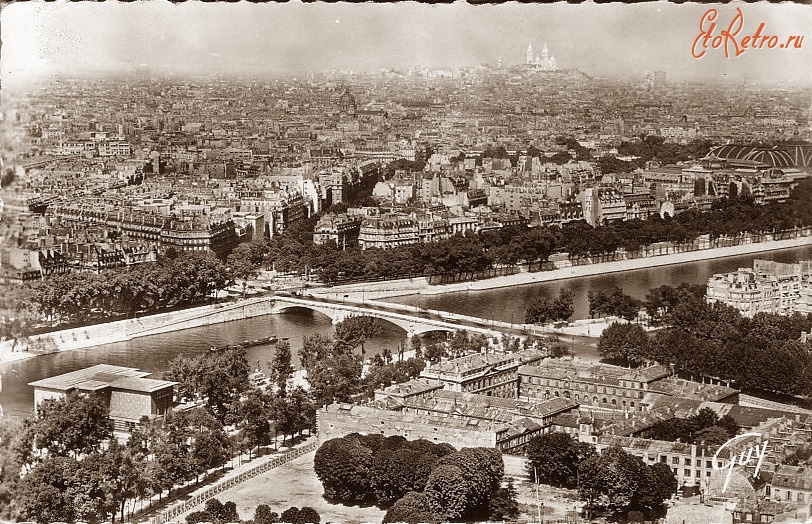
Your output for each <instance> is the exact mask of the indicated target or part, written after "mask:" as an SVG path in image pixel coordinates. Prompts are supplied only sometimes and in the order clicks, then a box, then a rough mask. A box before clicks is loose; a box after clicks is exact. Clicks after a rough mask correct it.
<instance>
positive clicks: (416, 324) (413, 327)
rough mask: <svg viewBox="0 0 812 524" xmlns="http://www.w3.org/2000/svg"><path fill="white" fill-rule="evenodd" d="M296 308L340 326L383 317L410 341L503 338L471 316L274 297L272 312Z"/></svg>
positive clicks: (398, 306)
mask: <svg viewBox="0 0 812 524" xmlns="http://www.w3.org/2000/svg"><path fill="white" fill-rule="evenodd" d="M292 308H305V309H311V310H313V311H318V312H319V313H321V314H323V315H327V316H328V317H330V318H331V319H332V320H333V324H338V323H339V322H341V321H342V320H345V319H347V318H349V317H362V316H363V317H372V318H379V319H382V320H386V321H387V322H390V323H392V324H395V325H396V326H398V327H400V328H401V329H403V330H404V331H405V332H406V336H407V337H409V338H411V337H412V336H413V335H420V334H422V333H427V332H429V331H450V332H454V331H468V332H469V333H481V334H483V335H485V336H486V337H500V336H501V335H502V332H500V331H497V330H495V329H492V328H488V327H484V326H478V325H475V324H474V323H472V322H470V318H469V317H464V316H461V315H454V314H451V313H448V314H447V315H445V316H446V317H448V318H442V317H441V316H440V315H437V314H433V313H431V312H426V311H415V310H416V309H417V308H410V307H409V306H403V305H400V304H385V305H384V304H377V303H376V304H371V303H368V302H362V303H360V304H359V303H356V302H349V301H338V300H329V299H323V298H314V297H307V298H304V297H298V296H286V295H276V296H274V297H272V298H271V313H282V312H283V311H285V310H287V309H292ZM476 320H480V321H481V323H487V322H490V321H488V320H486V319H476Z"/></svg>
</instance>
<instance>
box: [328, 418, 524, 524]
mask: <svg viewBox="0 0 812 524" xmlns="http://www.w3.org/2000/svg"><path fill="white" fill-rule="evenodd" d="M314 467H315V470H316V475H317V476H318V477H319V480H321V482H322V485H323V486H324V496H325V497H326V498H328V499H329V500H331V501H334V502H339V503H343V504H363V503H368V502H374V503H375V504H377V505H378V506H379V507H381V508H389V511H388V512H387V516H385V517H384V522H388V521H390V520H397V521H398V522H418V521H419V522H435V521H436V522H443V521H448V520H460V519H462V520H482V521H484V520H488V518H489V517H490V516H491V515H492V512H498V515H506V514H514V513H515V509H516V506H515V491H513V490H506V489H503V488H502V487H501V480H502V476H503V475H504V465H503V463H502V455H501V453H500V452H499V451H498V450H496V449H489V448H464V449H461V450H460V451H454V449H453V448H452V447H451V446H450V445H448V444H435V443H432V442H429V441H427V440H415V441H407V440H406V439H404V438H403V437H387V438H384V437H383V436H381V435H374V434H370V435H359V434H351V435H347V436H345V437H342V438H338V439H332V440H328V441H327V442H325V443H324V444H322V446H321V447H320V448H319V449H318V450H317V451H316V456H315V459H314ZM494 497H497V500H496V501H493V498H494ZM492 501H493V502H494V503H493V504H491V502H492ZM429 516H430V517H431V518H428V519H427V517H429ZM426 519H427V520H426Z"/></svg>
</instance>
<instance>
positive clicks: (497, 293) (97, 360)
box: [0, 246, 812, 417]
mask: <svg viewBox="0 0 812 524" xmlns="http://www.w3.org/2000/svg"><path fill="white" fill-rule="evenodd" d="M756 258H760V259H767V260H775V261H779V262H794V261H797V260H804V259H812V246H808V247H803V248H794V249H788V250H783V251H774V252H770V253H761V254H757V255H746V256H741V257H728V258H723V259H716V260H705V261H699V262H690V263H686V264H679V265H673V266H665V267H658V268H650V269H640V270H636V271H629V272H625V273H610V274H606V275H596V276H591V277H581V278H575V279H567V280H562V281H556V282H547V283H540V284H530V285H526V286H516V287H509V288H500V289H494V290H487V291H475V292H461V293H449V294H446V295H411V296H406V297H398V298H392V299H388V300H391V301H393V302H399V303H403V304H410V305H416V306H420V307H424V308H427V309H437V310H445V311H451V312H454V313H462V314H466V315H472V316H478V317H481V318H492V319H495V320H503V321H506V322H515V323H522V322H523V321H524V311H525V309H526V307H527V303H528V302H529V301H530V300H531V299H533V298H535V297H537V296H539V295H547V296H554V295H555V294H557V293H558V291H559V290H560V289H561V288H562V287H565V286H568V287H570V288H571V289H572V290H573V292H574V296H575V304H574V305H575V315H574V316H575V318H586V317H587V316H588V304H587V293H588V292H589V291H599V290H604V291H606V290H609V289H612V288H613V287H615V286H618V287H621V288H623V290H624V291H625V292H626V293H627V294H630V295H632V296H634V297H636V298H639V299H643V298H644V297H645V295H646V293H647V291H648V290H649V289H650V288H652V287H657V286H661V285H663V284H667V285H672V286H676V285H678V284H680V283H683V282H687V283H691V284H704V283H705V282H706V281H707V279H708V277H710V276H711V275H713V274H714V273H721V272H727V271H732V270H735V269H737V268H739V267H751V266H752V261H753V260H754V259H756ZM332 331H333V327H332V323H331V321H330V319H329V318H327V317H325V316H323V315H321V314H319V313H315V312H309V311H306V310H294V311H292V312H288V313H283V314H280V315H265V316H261V317H255V318H251V319H246V320H239V321H234V322H228V323H225V324H216V325H212V326H206V327H201V328H195V329H187V330H184V331H177V332H174V333H166V334H162V335H153V336H150V337H144V338H138V339H135V340H130V341H128V342H120V343H116V344H105V345H102V346H96V347H92V348H87V349H81V350H74V351H65V352H62V353H55V354H49V355H43V356H40V357H37V358H34V359H30V360H25V361H19V362H9V363H5V364H0V378H2V385H3V389H2V391H1V392H0V406H2V408H3V410H4V413H5V415H6V416H11V417H20V416H28V415H30V414H32V413H33V402H34V392H33V388H31V387H30V386H28V383H29V382H33V381H35V380H39V379H41V378H45V377H50V376H54V375H59V374H62V373H68V372H70V371H74V370H76V369H80V368H83V367H87V366H92V365H95V364H114V365H120V366H130V367H134V368H138V369H141V370H144V371H150V372H153V373H160V372H162V371H163V370H165V369H166V368H167V364H168V363H169V362H170V361H171V360H172V359H173V358H175V357H176V356H178V355H198V354H202V353H204V352H206V351H207V350H208V348H210V347H211V346H216V345H222V344H233V343H237V342H240V341H243V340H253V339H258V338H262V337H266V336H269V335H275V336H277V337H279V338H283V337H287V338H289V340H290V344H291V348H292V351H293V354H294V365H296V364H297V363H298V362H297V361H298V358H297V357H296V355H297V353H298V350H299V349H300V348H301V346H302V337H303V336H305V335H310V334H313V333H321V334H325V335H328V334H330V333H332ZM405 339H406V337H405V333H404V332H403V331H402V330H400V329H399V328H397V327H395V326H393V325H388V324H387V325H386V327H385V328H384V331H383V333H382V334H381V336H379V337H376V338H375V339H373V340H370V341H369V342H367V344H366V347H367V352H368V353H373V352H377V351H380V350H381V349H382V348H384V347H389V348H390V349H391V350H392V352H393V353H395V352H396V349H397V348H398V346H399V345H400V344H402V343H404V342H405ZM581 348H582V350H583V351H590V349H589V348H588V347H587V346H586V345H581ZM575 350H576V353H577V352H578V348H575ZM592 351H594V349H593V350H592ZM273 352H274V346H273V345H267V346H257V347H253V348H249V350H248V361H249V363H250V364H251V367H252V368H255V367H258V368H259V369H261V370H263V371H267V368H268V362H269V361H270V360H271V359H272V358H273Z"/></svg>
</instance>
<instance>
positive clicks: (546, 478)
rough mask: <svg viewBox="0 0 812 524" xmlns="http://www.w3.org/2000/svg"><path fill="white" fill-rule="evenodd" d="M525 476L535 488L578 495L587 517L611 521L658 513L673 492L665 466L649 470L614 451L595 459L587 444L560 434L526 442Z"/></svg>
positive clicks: (671, 475)
mask: <svg viewBox="0 0 812 524" xmlns="http://www.w3.org/2000/svg"><path fill="white" fill-rule="evenodd" d="M527 470H528V473H529V474H530V476H531V478H533V479H535V482H537V483H542V484H550V485H555V486H560V487H565V488H570V489H577V490H578V494H579V496H580V497H581V498H582V499H584V500H586V502H587V509H588V511H589V513H590V514H593V513H596V512H597V513H603V514H607V515H609V516H612V517H618V516H626V515H628V514H629V513H630V512H642V513H644V514H647V515H649V516H653V515H656V514H658V513H661V512H662V505H663V502H664V501H665V500H667V499H668V498H670V497H671V495H672V494H674V492H675V491H676V489H677V480H676V478H675V477H674V472H673V471H671V468H670V467H669V466H668V465H666V464H662V463H657V464H654V465H653V466H648V465H647V464H645V463H644V462H643V461H642V460H640V458H638V457H635V456H634V455H630V454H629V453H626V452H625V451H624V450H623V449H622V448H619V447H610V448H607V449H605V450H603V451H602V452H601V453H600V454H598V453H596V451H595V447H594V446H592V445H591V444H588V443H584V442H578V441H577V440H576V439H574V438H573V437H572V436H570V435H568V434H566V433H560V432H553V433H546V434H544V435H540V436H538V437H534V438H533V439H531V440H530V441H529V442H528V445H527ZM589 517H590V518H591V517H592V515H589Z"/></svg>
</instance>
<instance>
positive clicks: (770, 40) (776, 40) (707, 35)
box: [691, 7, 804, 58]
mask: <svg viewBox="0 0 812 524" xmlns="http://www.w3.org/2000/svg"><path fill="white" fill-rule="evenodd" d="M718 16H719V13H718V11H717V10H716V9H708V10H707V11H706V12H705V14H704V15H702V20H700V22H699V35H698V36H697V37H696V40H694V45H693V47H691V55H692V56H693V57H694V58H702V57H703V56H705V53H707V51H708V50H709V49H720V48H721V49H723V50H724V52H725V58H730V56H731V55H735V56H741V55H742V54H744V53H745V52H746V51H747V50H748V49H765V48H766V49H776V48H777V49H789V48H790V47H792V48H794V49H801V47H802V46H803V43H804V37H803V36H799V35H790V36H788V37H786V38H782V37H779V36H775V35H767V34H764V27H765V24H764V22H762V23H761V24H759V26H758V29H756V31H755V33H753V34H751V35H745V34H741V35H740V33H742V28H743V27H744V15H743V14H742V10H741V9H740V8H738V7H737V8H736V16H734V17H733V20H731V21H730V25H728V26H727V29H721V30H720V31H719V33H718V34H716V30H717V28H718V25H717V23H716V19H717V18H718Z"/></svg>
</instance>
